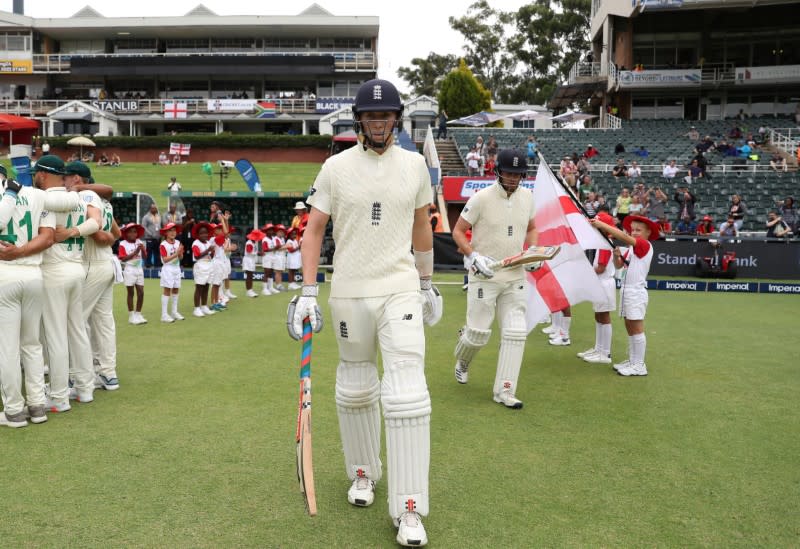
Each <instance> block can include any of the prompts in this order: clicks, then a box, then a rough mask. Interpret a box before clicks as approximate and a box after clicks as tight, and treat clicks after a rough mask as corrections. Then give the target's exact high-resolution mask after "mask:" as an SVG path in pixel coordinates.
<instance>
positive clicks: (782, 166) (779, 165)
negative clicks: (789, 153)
mask: <svg viewBox="0 0 800 549" xmlns="http://www.w3.org/2000/svg"><path fill="white" fill-rule="evenodd" d="M769 167H770V168H772V169H773V170H774V171H776V172H785V171H787V170H788V169H789V167H788V166H787V164H786V159H785V158H784V157H783V156H781V154H780V153H779V152H777V151H776V152H775V153H773V154H772V158H771V159H770V161H769Z"/></svg>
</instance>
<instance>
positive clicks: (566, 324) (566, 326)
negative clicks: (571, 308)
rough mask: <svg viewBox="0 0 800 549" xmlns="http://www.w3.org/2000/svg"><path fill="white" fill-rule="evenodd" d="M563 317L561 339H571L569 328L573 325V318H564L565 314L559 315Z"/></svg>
mask: <svg viewBox="0 0 800 549" xmlns="http://www.w3.org/2000/svg"><path fill="white" fill-rule="evenodd" d="M559 314H560V315H561V322H560V326H559V328H561V337H563V338H564V339H569V327H570V325H571V324H572V317H571V316H564V313H559Z"/></svg>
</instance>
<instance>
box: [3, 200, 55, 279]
mask: <svg viewBox="0 0 800 549" xmlns="http://www.w3.org/2000/svg"><path fill="white" fill-rule="evenodd" d="M44 203H45V192H44V191H42V190H40V189H34V188H33V187H22V189H20V191H19V192H18V193H17V206H16V208H15V209H14V213H13V214H12V216H11V219H10V220H9V221H8V224H7V225H6V226H5V227H3V233H2V235H0V240H4V241H6V242H9V243H12V244H14V245H15V246H17V247H18V248H21V247H22V246H24V245H25V244H27V243H28V242H30V241H31V240H33V239H34V238H35V237H36V235H38V234H39V227H40V225H41V224H42V223H43V224H44V226H52V227H55V223H54V219H53V217H54V214H53V213H51V212H48V211H46V210H45V209H44ZM41 262H42V254H41V253H38V254H34V255H30V256H28V257H21V258H19V259H15V260H13V261H9V262H5V261H4V262H2V263H9V264H14V265H39V264H41Z"/></svg>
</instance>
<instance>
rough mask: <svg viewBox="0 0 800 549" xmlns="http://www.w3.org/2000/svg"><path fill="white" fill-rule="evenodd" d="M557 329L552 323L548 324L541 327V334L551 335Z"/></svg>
mask: <svg viewBox="0 0 800 549" xmlns="http://www.w3.org/2000/svg"><path fill="white" fill-rule="evenodd" d="M557 331H558V328H556V327H555V326H553V325H552V324H551V325H550V326H545V327H544V328H542V333H543V334H547V335H553V334H554V333H556V332H557Z"/></svg>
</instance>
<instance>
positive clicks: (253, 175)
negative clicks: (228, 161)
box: [234, 158, 261, 193]
mask: <svg viewBox="0 0 800 549" xmlns="http://www.w3.org/2000/svg"><path fill="white" fill-rule="evenodd" d="M234 166H236V169H237V170H239V173H240V174H241V175H242V179H244V182H245V183H247V186H248V187H249V188H250V190H251V191H253V192H254V193H260V192H261V181H260V180H259V178H258V173H257V172H256V168H255V166H253V163H252V162H250V161H249V160H247V159H246V158H240V159H239V160H237V161H236V162H234Z"/></svg>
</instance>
